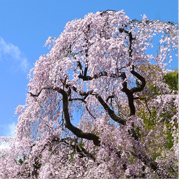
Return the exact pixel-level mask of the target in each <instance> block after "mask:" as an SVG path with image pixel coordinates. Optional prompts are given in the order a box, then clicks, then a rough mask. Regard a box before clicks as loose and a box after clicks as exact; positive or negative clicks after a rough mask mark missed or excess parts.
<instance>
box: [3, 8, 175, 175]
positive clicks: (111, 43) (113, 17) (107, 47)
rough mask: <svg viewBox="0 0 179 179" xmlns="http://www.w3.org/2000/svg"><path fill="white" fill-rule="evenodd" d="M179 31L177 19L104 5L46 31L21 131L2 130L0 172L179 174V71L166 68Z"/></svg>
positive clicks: (22, 108) (23, 110)
mask: <svg viewBox="0 0 179 179" xmlns="http://www.w3.org/2000/svg"><path fill="white" fill-rule="evenodd" d="M177 33H178V27H177V25H176V24H174V23H171V22H161V21H158V20H149V19H147V17H146V16H145V15H143V18H142V19H141V20H136V19H130V18H129V17H128V16H127V15H126V14H125V13H124V11H118V12H116V11H112V10H107V11H101V12H97V13H96V14H93V13H89V14H88V15H86V16H85V17H84V18H83V19H75V20H73V21H71V22H68V23H67V24H66V26H65V29H64V31H63V32H62V33H61V34H60V36H59V37H58V38H52V37H49V38H48V40H47V42H46V44H49V45H50V52H49V53H48V54H46V55H43V56H41V57H40V58H39V60H37V61H36V63H35V65H34V68H33V69H32V70H31V72H30V82H29V84H28V89H29V92H28V94H27V99H26V104H25V105H24V106H21V105H20V106H18V108H17V111H16V112H17V113H18V114H19V118H18V125H17V129H16V137H15V138H14V139H7V138H6V139H4V138H3V139H2V140H6V141H9V143H10V149H9V150H4V151H2V152H1V165H0V171H1V172H0V177H1V178H19V177H21V178H172V177H174V178H175V177H177V156H178V146H177V142H178V141H177V140H178V139H177V128H178V124H177V115H178V111H177V106H178V102H177V100H178V97H177V81H176V78H175V77H176V75H177V74H176V73H175V72H168V71H167V69H166V65H167V64H169V63H170V61H171V60H172V59H173V57H174V55H175V54H174V53H175V52H176V49H177V47H178V44H177V43H178V38H177ZM155 36H157V37H158V38H160V40H159V43H160V48H159V49H158V53H157V55H156V56H154V55H153V54H151V52H150V48H151V47H153V46H154V48H155V45H156V44H153V38H154V37H155ZM156 50H157V49H156ZM173 75H174V76H175V77H173ZM171 79H172V80H171ZM136 81H137V82H136ZM78 122H79V123H78ZM77 123H78V124H77ZM12 151H13V153H12Z"/></svg>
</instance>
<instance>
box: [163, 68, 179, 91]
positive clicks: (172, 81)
mask: <svg viewBox="0 0 179 179" xmlns="http://www.w3.org/2000/svg"><path fill="white" fill-rule="evenodd" d="M164 82H165V83H166V84H168V86H169V88H170V89H172V90H178V71H177V70H175V71H173V72H170V73H167V74H166V75H165V76H164Z"/></svg>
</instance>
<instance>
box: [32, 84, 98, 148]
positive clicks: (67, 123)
mask: <svg viewBox="0 0 179 179" xmlns="http://www.w3.org/2000/svg"><path fill="white" fill-rule="evenodd" d="M43 89H48V90H54V91H57V92H58V93H60V94H62V96H63V113H64V118H65V127H66V128H67V129H69V130H70V131H71V132H73V134H75V135H76V136H77V137H81V138H85V139H88V140H93V143H94V144H95V145H96V146H99V145H100V140H99V137H98V136H96V135H94V134H92V133H85V132H83V131H82V130H80V129H79V128H77V127H75V126H73V124H72V123H71V121H70V115H69V112H68V101H69V100H68V94H67V93H66V92H65V91H64V90H63V89H61V88H58V87H55V88H52V87H44V88H42V89H41V90H40V91H39V93H38V94H36V95H34V94H32V93H30V92H29V93H30V94H31V96H33V97H38V96H39V95H40V93H41V91H42V90H43Z"/></svg>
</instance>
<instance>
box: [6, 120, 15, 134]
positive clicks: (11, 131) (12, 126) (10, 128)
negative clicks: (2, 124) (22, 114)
mask: <svg viewBox="0 0 179 179" xmlns="http://www.w3.org/2000/svg"><path fill="white" fill-rule="evenodd" d="M15 130H16V124H15V123H14V122H13V123H11V124H9V125H8V132H7V136H9V137H15Z"/></svg>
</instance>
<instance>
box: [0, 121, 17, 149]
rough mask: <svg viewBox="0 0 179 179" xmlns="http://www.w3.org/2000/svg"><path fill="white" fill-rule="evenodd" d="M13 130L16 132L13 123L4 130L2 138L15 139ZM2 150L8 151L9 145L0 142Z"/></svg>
mask: <svg viewBox="0 0 179 179" xmlns="http://www.w3.org/2000/svg"><path fill="white" fill-rule="evenodd" d="M15 130H16V124H15V122H12V123H11V124H9V125H8V126H7V128H6V134H5V136H4V137H12V138H14V137H15ZM3 149H10V145H9V143H8V142H5V141H3V140H2V141H0V150H3Z"/></svg>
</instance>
